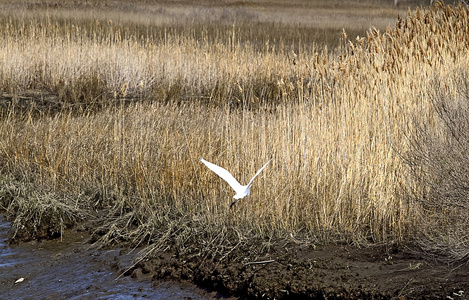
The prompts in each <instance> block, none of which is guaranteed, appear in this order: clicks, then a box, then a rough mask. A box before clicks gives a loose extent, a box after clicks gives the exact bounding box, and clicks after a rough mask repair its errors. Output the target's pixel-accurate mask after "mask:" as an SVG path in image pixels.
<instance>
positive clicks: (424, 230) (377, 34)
mask: <svg viewBox="0 0 469 300" xmlns="http://www.w3.org/2000/svg"><path fill="white" fill-rule="evenodd" d="M391 2H393V1H371V0H368V1H367V0H363V1H358V0H357V1H346V2H344V1H335V0H331V1H322V0H318V1H303V0H294V1H281V0H273V1H265V0H253V1H231V0H227V1H223V2H219V1H209V0H206V1H197V3H194V2H193V1H185V0H173V1H158V0H154V1H151V0H141V1H134V2H126V1H123V0H122V1H106V0H104V1H86V2H80V1H61V2H55V1H47V0H46V1H18V2H15V1H13V2H12V1H0V7H1V10H0V93H1V94H0V204H1V207H0V208H1V210H2V211H3V213H4V214H5V216H6V217H7V218H8V219H9V220H10V221H11V222H12V230H11V240H12V241H27V240H31V239H39V240H40V239H45V238H47V239H49V238H61V237H62V236H63V235H64V234H65V232H69V231H67V230H70V229H73V230H80V231H86V232H89V233H90V234H91V235H92V239H91V241H92V242H94V243H95V245H97V246H99V247H112V246H113V245H126V246H129V247H138V249H140V250H139V251H141V255H140V259H139V260H138V261H137V262H136V266H135V269H134V272H133V273H132V274H134V275H135V274H137V273H138V272H144V273H149V272H150V273H151V272H154V273H155V275H154V277H155V278H170V279H171V278H172V279H182V280H191V281H194V282H197V283H199V284H202V285H205V286H208V287H210V288H213V289H215V290H217V289H218V290H222V291H225V292H227V293H229V294H233V295H237V296H239V297H248V298H255V297H261V296H262V297H264V296H265V297H271V298H275V297H277V298H282V297H283V298H287V297H289V296H291V295H297V296H298V295H300V296H305V297H311V298H314V297H318V298H321V297H323V298H327V297H332V298H334V297H335V298H353V297H354V296H356V297H360V298H361V297H364V296H367V297H371V298H373V297H375V298H383V297H384V298H386V297H398V296H399V297H400V296H403V297H406V296H408V297H419V295H423V296H425V295H426V296H428V295H439V296H445V295H450V294H451V293H453V292H454V293H459V292H460V291H461V290H462V289H463V288H468V287H469V280H468V279H467V276H466V277H459V279H455V280H454V281H453V282H450V280H446V281H445V282H446V283H445V284H447V285H444V284H443V283H441V284H440V283H438V284H440V285H439V288H438V287H436V285H437V284H435V286H434V287H429V282H428V281H425V280H424V279H421V280H417V279H415V278H419V276H420V275H419V273H418V272H419V271H421V273H422V272H423V271H422V270H424V272H426V273H427V274H429V270H436V269H437V268H436V267H435V264H436V265H438V266H439V267H438V268H442V265H450V266H452V267H453V268H455V267H454V266H458V270H462V269H461V268H462V267H461V266H465V267H464V268H466V269H467V265H466V264H465V263H466V261H467V258H468V254H469V234H468V232H469V231H468V229H469V228H468V227H469V223H468V219H469V211H468V209H469V202H468V199H469V156H468V155H467V153H468V149H469V118H468V115H469V79H468V78H469V9H468V7H467V6H466V5H464V4H461V3H459V2H454V3H453V2H451V3H450V2H448V3H443V2H436V3H433V4H432V5H430V3H429V2H430V1H425V2H424V1H421V2H417V1H399V5H398V6H394V3H391ZM200 157H203V158H204V159H206V160H208V161H211V162H213V163H215V164H217V165H220V166H223V167H224V168H226V169H228V170H229V171H230V172H231V173H232V174H233V175H234V176H235V177H236V178H238V179H239V180H240V182H241V183H246V182H247V181H248V180H249V179H250V178H251V177H252V175H253V174H254V173H255V172H256V171H257V170H258V169H259V168H260V167H261V166H262V165H264V163H265V162H267V161H268V160H269V159H270V158H273V160H272V161H271V163H270V164H269V165H268V166H267V167H266V168H265V169H264V170H263V172H262V173H261V174H260V175H259V176H258V177H257V178H256V180H255V181H254V183H253V186H252V189H251V195H250V196H249V197H247V198H244V199H242V200H240V201H239V202H238V203H236V205H235V206H233V208H231V209H230V208H229V206H230V203H231V202H232V196H233V195H234V193H233V191H232V190H231V188H230V187H229V186H228V184H226V182H224V181H223V180H221V179H220V178H219V177H218V176H217V175H216V174H214V173H213V172H211V171H210V170H209V169H207V168H206V167H205V166H204V165H203V164H202V163H201V162H200V160H199V158H200ZM331 247H332V248H333V249H334V250H330V249H331ZM320 249H329V250H327V251H329V252H330V253H335V254H337V253H338V252H337V251H338V250H337V249H348V250H343V251H351V252H353V253H357V255H360V254H358V253H360V249H362V251H364V253H368V254H367V255H365V256H368V257H374V258H373V263H376V264H378V265H379V264H383V265H384V266H385V267H388V266H389V267H393V266H394V267H395V266H396V265H399V266H400V267H403V268H404V269H405V270H406V272H409V273H411V274H410V275H409V276H410V277H408V278H406V279H402V283H401V281H399V284H401V286H400V287H399V286H397V285H396V286H393V288H394V290H390V289H388V290H383V289H381V290H380V289H379V287H378V288H377V287H376V286H375V287H374V288H372V287H371V286H370V287H364V285H366V281H369V278H370V277H368V279H367V280H365V279H364V280H363V282H361V283H360V284H357V285H354V284H353V283H346V286H345V287H344V286H335V285H330V284H329V283H327V284H324V285H325V286H326V288H325V287H324V285H323V286H321V285H320V283H317V284H316V285H312V286H311V282H313V281H314V282H317V281H316V279H317V277H307V276H306V275H305V276H306V277H298V276H297V277H295V276H296V275H295V276H294V275H291V276H293V277H295V278H296V279H295V278H293V277H292V278H290V280H289V281H285V282H286V283H284V284H283V285H282V284H280V283H278V282H277V283H278V284H277V285H275V284H274V283H272V284H271V285H268V284H266V283H265V284H264V285H262V284H258V285H257V286H256V284H255V283H254V284H252V280H253V278H254V279H255V278H257V277H255V276H258V274H260V273H256V272H257V271H256V272H254V271H253V270H251V269H250V268H253V267H255V266H257V263H259V265H261V266H262V267H261V266H259V267H258V269H257V270H264V269H262V268H276V269H275V270H276V271H277V272H278V274H284V273H282V272H284V270H283V269H285V270H290V269H291V268H292V266H297V267H298V268H300V267H301V268H303V269H304V270H303V272H306V271H307V270H312V269H313V270H316V271H318V270H319V271H321V270H323V271H324V270H326V269H327V270H330V269H334V268H333V267H331V264H330V263H331V262H332V261H333V258H332V257H327V258H325V257H323V259H322V260H321V258H317V259H313V258H314V255H315V253H316V254H317V253H319V252H315V251H320ZM370 249H378V250H376V251H375V252H373V253H375V254H373V255H371V254H370V251H372V250H370ZM402 249H406V250H405V251H407V252H405V253H410V254H409V255H411V256H412V259H417V257H419V258H418V262H414V261H412V262H410V263H408V262H407V261H405V262H404V264H402V263H401V264H399V262H397V261H396V259H394V261H393V260H392V258H393V256H394V257H399V255H401V256H402V253H404V252H402V251H404V250H402ZM289 251H290V252H289ZM292 251H293V252H292ZM298 251H299V252H298ZM367 251H368V252H367ZM373 251H374V250H373ZM300 252H301V253H302V257H303V258H304V259H303V260H302V259H301V258H300V257H297V259H295V263H296V265H295V263H292V262H289V263H285V264H282V263H280V260H281V259H279V258H278V257H284V258H283V260H284V261H286V260H288V259H291V257H293V256H294V255H293V253H296V254H298V253H300ZM339 252H340V251H339ZM162 253H172V256H171V257H172V258H171V260H170V261H168V260H165V259H164V257H166V256H164V255H162ZM279 253H281V255H280V254H279ZM341 253H342V252H341ZM323 254H324V253H323ZM276 255H277V256H276ZM282 255H283V256H282ZM298 255H299V254H298ZM318 255H319V254H318ZM349 255H350V254H349ZM365 256H361V257H365ZM422 257H423V258H422ZM420 259H423V260H422V261H420ZM271 260H273V261H274V263H270V261H271ZM266 261H269V262H268V263H265V262H266ZM186 262H187V263H186ZM254 262H255V263H254ZM313 262H314V263H313ZM429 262H431V263H429ZM328 263H329V265H328ZM413 263H415V264H413ZM274 264H276V267H273V265H274ZM344 264H346V262H345V260H344V261H343V262H340V263H339V262H337V263H336V265H335V269H334V270H335V271H337V272H335V273H336V275H335V276H339V277H340V272H341V271H340V270H345V269H347V268H346V267H344ZM417 265H418V266H419V267H415V266H417ZM151 266H153V267H151ZM155 266H157V267H155ZM203 266H205V269H203ZM207 266H208V267H207ZM221 266H224V267H223V268H222V267H221ZM420 266H422V267H420ZM164 268H166V269H164ZM282 268H283V269H282ZM357 268H359V267H357ZM150 269H151V270H150ZM163 269H164V270H165V271H161V270H163ZM246 269H249V272H252V273H253V274H251V273H249V272H248V271H246ZM137 270H139V271H137ZM347 270H348V269H347ZM376 270H378V269H376ZM379 270H381V268H379ZM441 270H443V269H441ZM453 270H454V269H453ZM463 270H465V269H463ZM264 271H265V270H264ZM129 272H130V271H129ZM324 272H326V271H324ZM343 272H350V270H348V271H343ZM376 272H379V271H376ZM412 272H417V273H412ZM445 272H446V271H441V274H444V273H445ZM247 273H249V274H250V275H249V276H247V275H246V274H247ZM298 273H301V272H298ZM326 273H327V272H326ZM430 273H431V272H430ZM256 274H257V275H256ZM276 274H277V273H276ZM320 274H323V273H320ZM324 274H325V273H324ZM347 274H348V273H347ZM357 274H358V273H357ZM400 274H401V273H400ZM412 274H416V275H412ZM431 274H432V276H433V277H435V276H436V275H435V274H436V273H431ZM438 274H440V273H438ZM270 275H272V273H270ZM388 275H389V276H390V277H389V278H391V277H392V276H394V275H395V274H394V275H390V274H388ZM135 276H137V275H135ZM308 276H310V275H308ZM317 276H320V275H317ZM347 276H348V275H347ZM350 276H352V275H350ZM353 276H355V275H353ZM353 276H352V277H353ZM357 276H358V275H357ZM370 276H371V275H370ZM438 276H439V275H438ZM438 276H436V277H438ZM267 277H268V276H267ZM298 278H300V279H298ZM301 278H303V279H301ZM363 278H365V277H363ZM394 278H395V277H394ZM461 278H463V279H461ZM267 279H268V278H267ZM430 279H431V278H430ZM430 279H429V280H430ZM433 279H435V278H433ZM446 279H448V278H447V277H446ZM270 280H271V281H275V280H272V279H270ZM282 280H283V279H282ZM295 280H296V281H295ZM347 280H348V279H347ZM347 280H346V279H344V278H342V279H337V280H336V279H335V278H334V279H331V281H333V282H335V283H334V284H338V283H337V282H338V281H342V282H348V281H347ZM382 280H384V279H382ZM435 280H436V279H435ZM249 282H251V283H249ZM293 282H295V283H293ZM448 282H450V283H448ZM347 284H348V285H347ZM423 286H426V287H425V288H427V289H428V290H422V288H423ZM430 286H431V284H430ZM380 287H381V288H384V287H390V285H389V282H387V281H385V280H384V281H382V285H380ZM419 288H420V289H419ZM419 292H421V294H419ZM425 292H428V293H427V294H425ZM467 292H469V291H467ZM432 293H433V294H432ZM434 293H437V294H434ZM438 293H442V294H438Z"/></svg>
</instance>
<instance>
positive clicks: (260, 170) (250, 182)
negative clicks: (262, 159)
mask: <svg viewBox="0 0 469 300" xmlns="http://www.w3.org/2000/svg"><path fill="white" fill-rule="evenodd" d="M272 159H274V158H273V157H272V158H271V159H270V160H269V161H268V162H266V163H265V165H264V166H263V167H262V168H260V169H259V171H257V173H256V175H254V177H252V179H251V181H249V183H248V185H247V187H248V188H250V187H251V184H252V182H253V181H254V179H255V178H256V177H257V175H259V174H260V173H261V172H262V170H264V168H265V166H267V164H268V163H270V161H271V160H272Z"/></svg>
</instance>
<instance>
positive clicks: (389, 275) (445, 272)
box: [129, 241, 469, 299]
mask: <svg viewBox="0 0 469 300" xmlns="http://www.w3.org/2000/svg"><path fill="white" fill-rule="evenodd" d="M258 250H260V249H258V248H257V249H256V247H255V246H253V245H248V246H246V247H245V248H244V249H242V248H239V249H235V250H234V251H233V252H232V253H230V254H229V255H228V256H227V257H225V258H224V259H222V260H218V261H214V260H213V259H208V258H205V259H203V258H201V257H200V256H192V257H191V256H190V255H182V256H174V255H167V254H164V255H163V254H162V255H161V256H160V257H158V258H154V259H151V260H148V261H144V262H141V263H139V264H138V265H137V266H136V267H135V268H134V269H133V270H131V271H129V274H130V273H131V274H133V275H134V277H137V278H138V277H139V276H142V275H143V274H146V276H148V275H151V276H152V278H153V279H154V280H161V279H173V280H187V281H190V282H194V283H196V284H198V285H200V286H204V287H209V288H212V289H216V290H218V291H221V292H223V293H226V294H231V295H236V296H238V297H240V298H241V299H250V298H264V299H267V298H270V299H274V298H276V299H297V298H301V299H324V298H328V299H390V298H391V299H392V298H394V299H430V298H431V299H434V298H441V299H445V298H447V297H451V298H452V299H463V298H466V297H467V296H468V295H469V265H468V263H467V262H459V263H454V264H445V263H442V262H438V261H436V260H434V259H431V258H430V257H428V256H427V255H424V254H423V253H421V252H420V254H419V252H416V251H414V250H412V249H411V248H409V247H397V246H394V247H383V246H375V247H370V248H361V249H357V248H353V247H349V246H344V245H327V246H305V245H302V244H296V243H294V242H285V241H283V242H278V243H275V245H272V247H271V248H270V250H269V253H268V254H263V255H259V254H256V253H260V251H258ZM447 299H450V298H447Z"/></svg>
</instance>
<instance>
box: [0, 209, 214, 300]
mask: <svg viewBox="0 0 469 300" xmlns="http://www.w3.org/2000/svg"><path fill="white" fill-rule="evenodd" d="M9 229H10V224H9V223H8V222H6V221H5V220H4V218H3V216H1V215H0V298H1V299H141V298H145V299H214V298H218V297H217V295H215V294H214V293H209V292H206V291H204V290H202V289H200V288H197V287H196V286H194V285H191V284H185V283H178V282H171V281H170V282H161V283H158V284H156V285H155V284H153V283H152V282H151V280H150V278H140V279H133V278H130V277H119V270H122V269H125V267H126V266H130V265H131V264H132V259H133V257H134V256H135V253H130V254H125V253H124V254H121V253H122V251H120V250H110V251H97V250H90V249H89V244H87V243H86V237H84V236H81V235H80V234H79V233H78V234H76V233H75V234H73V235H72V234H69V235H72V236H70V237H64V239H62V240H60V239H58V240H54V241H45V242H40V243H38V242H29V243H23V244H20V245H9V244H8V242H7V239H8V230H9ZM20 278H24V280H23V281H22V282H19V283H15V281H17V280H18V279H20Z"/></svg>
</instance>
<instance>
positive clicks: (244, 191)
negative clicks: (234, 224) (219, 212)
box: [200, 158, 273, 208]
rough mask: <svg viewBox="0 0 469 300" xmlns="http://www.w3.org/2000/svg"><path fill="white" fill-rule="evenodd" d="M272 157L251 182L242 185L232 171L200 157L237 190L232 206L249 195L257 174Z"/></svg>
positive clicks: (208, 166)
mask: <svg viewBox="0 0 469 300" xmlns="http://www.w3.org/2000/svg"><path fill="white" fill-rule="evenodd" d="M272 159H273V158H271V159H270V160H269V161H268V162H267V163H266V164H265V165H264V166H263V167H262V168H260V169H259V171H257V173H256V175H254V177H252V179H251V181H249V183H248V184H247V185H241V184H240V183H239V182H238V180H236V179H235V178H234V177H233V175H231V174H230V172H228V171H227V170H225V169H223V168H222V167H219V166H217V165H215V164H212V163H211V162H208V161H206V160H205V159H203V158H200V160H201V161H202V162H203V163H204V165H206V166H207V168H209V169H210V170H212V171H213V172H215V173H216V174H217V175H218V176H220V177H221V178H222V179H223V180H225V181H226V182H228V184H229V185H230V186H231V188H232V189H233V190H234V191H235V192H236V195H234V196H233V198H235V199H236V200H235V201H234V202H233V203H231V205H230V208H231V207H233V205H234V204H235V203H236V202H238V200H239V199H242V198H244V197H246V196H249V194H250V188H251V184H252V182H253V181H254V178H256V177H257V175H259V173H260V172H261V171H262V170H263V169H264V168H265V166H267V164H268V163H270V161H271V160H272Z"/></svg>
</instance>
